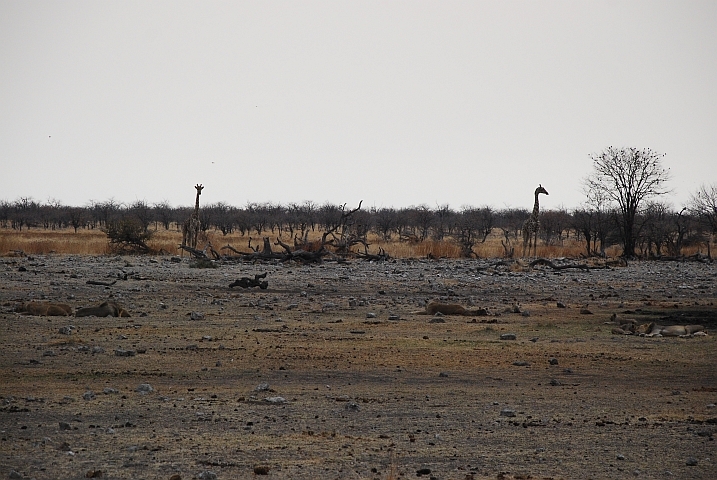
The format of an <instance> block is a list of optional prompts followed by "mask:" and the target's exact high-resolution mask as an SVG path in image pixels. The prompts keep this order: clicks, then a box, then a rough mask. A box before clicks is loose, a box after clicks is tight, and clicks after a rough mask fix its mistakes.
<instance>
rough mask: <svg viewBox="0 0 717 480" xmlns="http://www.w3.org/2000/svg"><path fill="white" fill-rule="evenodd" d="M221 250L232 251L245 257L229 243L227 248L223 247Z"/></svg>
mask: <svg viewBox="0 0 717 480" xmlns="http://www.w3.org/2000/svg"><path fill="white" fill-rule="evenodd" d="M219 250H231V251H232V252H234V253H236V254H238V255H244V253H242V252H240V251H239V250H237V249H236V248H234V247H232V246H231V245H229V244H228V243H227V244H226V245H225V246H223V247H222V248H220V249H219Z"/></svg>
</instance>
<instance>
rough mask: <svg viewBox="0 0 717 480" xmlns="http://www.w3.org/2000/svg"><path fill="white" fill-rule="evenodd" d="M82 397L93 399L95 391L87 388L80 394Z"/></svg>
mask: <svg viewBox="0 0 717 480" xmlns="http://www.w3.org/2000/svg"><path fill="white" fill-rule="evenodd" d="M82 398H84V399H85V400H94V398H95V392H93V391H92V390H88V391H86V392H85V393H83V394H82Z"/></svg>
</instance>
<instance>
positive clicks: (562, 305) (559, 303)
mask: <svg viewBox="0 0 717 480" xmlns="http://www.w3.org/2000/svg"><path fill="white" fill-rule="evenodd" d="M555 305H556V306H557V307H558V308H567V307H566V305H565V304H564V303H563V302H558V303H556V304H555Z"/></svg>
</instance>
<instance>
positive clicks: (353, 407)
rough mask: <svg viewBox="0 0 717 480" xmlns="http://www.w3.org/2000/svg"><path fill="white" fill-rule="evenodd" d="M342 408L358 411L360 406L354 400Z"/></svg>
mask: <svg viewBox="0 0 717 480" xmlns="http://www.w3.org/2000/svg"><path fill="white" fill-rule="evenodd" d="M344 408H345V409H346V410H348V411H350V412H358V411H359V410H361V407H360V406H359V404H358V403H356V402H349V403H347V404H346V406H345V407H344Z"/></svg>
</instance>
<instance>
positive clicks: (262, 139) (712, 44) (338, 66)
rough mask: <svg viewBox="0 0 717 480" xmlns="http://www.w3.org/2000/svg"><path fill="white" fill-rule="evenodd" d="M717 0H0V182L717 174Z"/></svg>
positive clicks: (171, 197) (181, 192)
mask: <svg viewBox="0 0 717 480" xmlns="http://www.w3.org/2000/svg"><path fill="white" fill-rule="evenodd" d="M716 80H717V2H714V1H713V0H708V1H656V0H650V1H646V2H641V1H634V0H630V1H625V2H613V1H611V2H587V1H578V2H576V1H566V2H554V1H551V2H536V1H527V2H524V1H469V2H453V1H440V2H438V1H436V2H422V1H410V2H409V1H406V2H390V1H379V2H370V1H359V2H349V1H326V2H313V1H312V2H306V1H297V2H288V1H287V2H265V1H261V2H260V1H256V2H221V3H220V2H204V1H202V2H177V1H170V2H145V1H141V2H129V1H121V2H110V1H102V2H96V1H89V2H73V1H61V2H55V1H43V2H36V1H24V0H23V1H6V0H0V162H1V163H2V174H1V175H0V188H1V189H2V191H0V199H5V200H10V201H12V200H15V199H17V198H19V197H21V196H23V197H27V196H29V197H33V198H34V199H35V200H38V201H46V200H48V199H50V198H52V199H57V200H59V201H61V202H62V203H64V204H68V205H85V204H87V203H88V202H89V201H90V200H96V201H102V200H107V199H109V198H114V199H115V200H117V201H121V202H132V201H134V200H145V201H147V202H149V203H155V202H160V201H163V200H167V201H169V202H170V203H171V204H172V205H190V204H193V202H194V194H195V190H194V185H195V184H196V183H202V184H204V186H205V189H204V192H203V193H202V202H203V203H204V204H208V203H214V202H218V201H224V202H227V203H229V204H233V205H236V206H242V205H245V204H246V203H247V202H248V201H252V202H274V203H282V204H287V203H289V202H302V201H304V200H312V201H314V202H317V203H324V202H326V201H328V202H331V203H336V204H340V203H344V202H347V203H348V204H349V206H355V205H356V204H358V201H359V200H361V199H363V200H364V206H365V207H371V206H376V207H390V206H393V207H403V206H409V205H419V204H426V205H428V206H429V207H435V206H436V205H438V204H440V205H444V204H449V205H450V206H451V207H453V208H460V207H461V206H463V205H474V206H481V205H492V206H494V207H496V208H503V207H506V206H511V207H524V208H530V207H531V206H532V202H533V189H534V188H535V187H536V186H537V185H538V183H542V184H543V185H544V186H545V187H546V188H547V189H548V191H549V192H550V196H549V197H545V196H542V197H541V205H542V206H543V208H557V207H559V206H565V207H567V208H572V207H576V206H578V205H579V204H580V203H581V202H582V201H583V194H582V192H581V188H580V179H581V178H583V177H584V176H585V175H587V174H588V173H589V172H590V171H591V163H590V160H589V154H591V153H593V152H598V151H601V150H602V149H604V148H605V147H607V146H610V145H614V146H631V147H632V146H634V147H638V148H644V147H648V148H651V149H653V150H655V151H658V152H663V153H666V157H665V158H664V162H665V166H667V167H669V168H670V170H671V173H672V178H673V180H672V182H671V184H670V186H671V187H672V188H673V189H674V192H675V193H674V194H673V195H671V196H670V197H669V198H668V200H669V201H671V202H672V203H673V204H674V205H675V206H677V205H680V204H681V203H683V202H684V201H686V200H687V198H688V197H689V195H690V194H691V193H692V192H694V191H695V190H696V189H697V187H699V185H700V184H702V183H713V182H716V181H717V86H716Z"/></svg>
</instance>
